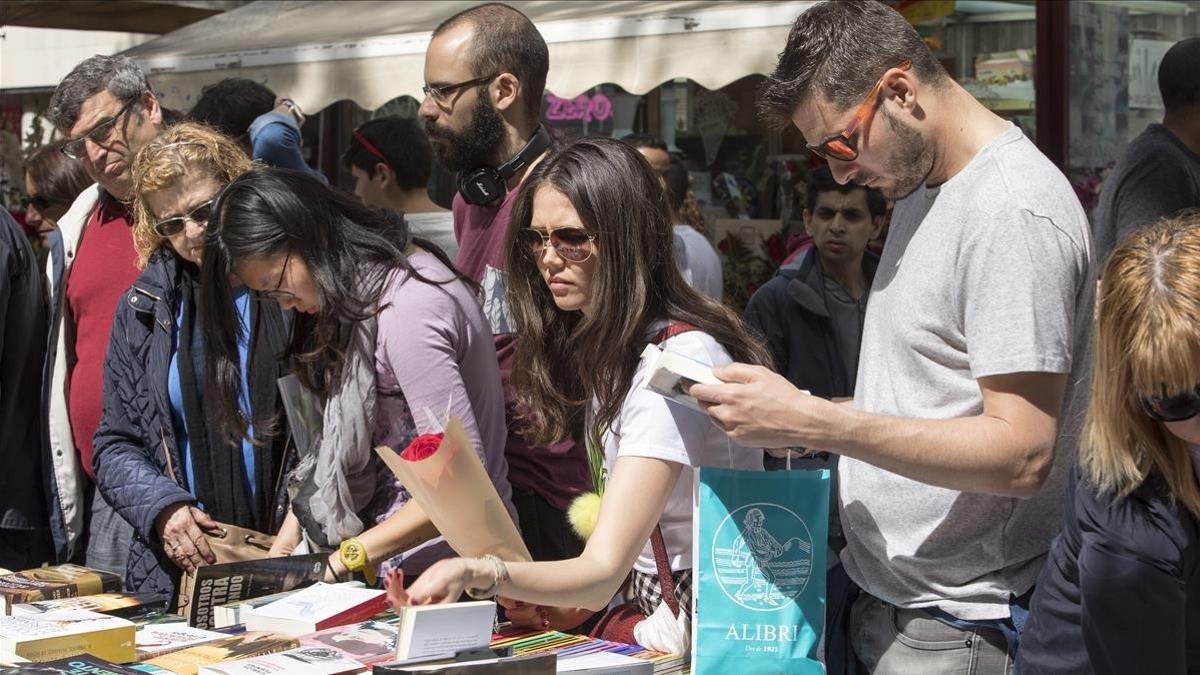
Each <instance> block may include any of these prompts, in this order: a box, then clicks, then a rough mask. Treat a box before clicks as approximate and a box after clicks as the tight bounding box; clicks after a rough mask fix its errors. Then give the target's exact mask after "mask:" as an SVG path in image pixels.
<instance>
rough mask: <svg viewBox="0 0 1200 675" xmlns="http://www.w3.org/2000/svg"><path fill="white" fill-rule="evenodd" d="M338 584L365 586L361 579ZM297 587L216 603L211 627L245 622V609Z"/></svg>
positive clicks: (265, 603) (270, 600)
mask: <svg viewBox="0 0 1200 675" xmlns="http://www.w3.org/2000/svg"><path fill="white" fill-rule="evenodd" d="M337 585H338V586H346V587H347V588H366V586H365V585H363V582H361V581H343V582H341V583H340V584H337ZM297 590H299V589H292V590H290V591H283V592H282V593H272V594H271V595H263V596H260V597H257V598H246V599H245V600H238V601H236V602H230V603H226V604H224V605H217V606H216V607H213V610H212V622H213V628H218V629H219V628H227V627H229V626H236V625H238V624H240V623H245V622H246V611H247V610H249V609H253V608H255V607H262V606H263V605H267V604H270V603H272V602H275V601H276V600H282V599H284V598H286V597H287V596H289V595H291V594H293V593H295V592H296V591H297Z"/></svg>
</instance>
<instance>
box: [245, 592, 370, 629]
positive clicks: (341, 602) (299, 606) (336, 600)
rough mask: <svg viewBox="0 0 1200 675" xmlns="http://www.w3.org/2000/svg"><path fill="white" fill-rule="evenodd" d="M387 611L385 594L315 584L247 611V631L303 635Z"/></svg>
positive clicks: (356, 621)
mask: <svg viewBox="0 0 1200 675" xmlns="http://www.w3.org/2000/svg"><path fill="white" fill-rule="evenodd" d="M387 608H388V600H387V594H386V592H384V591H381V590H374V589H369V588H349V587H346V586H341V585H337V584H325V583H317V584H314V585H312V586H309V587H308V588H305V589H303V590H301V591H299V592H296V593H293V594H291V595H289V596H288V597H286V598H284V599H282V600H277V601H275V602H272V603H270V604H266V605H263V606H262V607H255V608H254V609H250V610H247V611H246V630H264V631H271V632H274V633H283V634H285V635H306V634H308V633H315V632H317V631H319V630H325V629H326V628H332V627H334V626H344V625H346V624H350V623H358V622H359V621H365V620H367V619H370V618H371V617H373V616H375V615H376V614H379V613H380V612H383V611H384V610H386V609H387Z"/></svg>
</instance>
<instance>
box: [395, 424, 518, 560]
mask: <svg viewBox="0 0 1200 675" xmlns="http://www.w3.org/2000/svg"><path fill="white" fill-rule="evenodd" d="M401 450H403V448H401ZM375 452H377V453H379V456H380V457H381V458H382V459H383V461H384V463H385V464H387V465H388V468H389V469H391V470H392V473H394V474H396V477H397V478H399V479H400V483H401V484H403V485H404V487H405V488H407V489H408V492H409V494H411V495H412V497H413V499H415V500H417V503H418V504H420V505H421V508H422V509H424V510H425V514H426V515H427V516H429V519H430V520H431V521H433V524H434V525H435V526H436V527H437V529H438V531H439V532H441V533H442V536H443V537H445V539H446V543H448V544H450V548H453V549H454V551H455V553H458V554H459V555H461V556H464V557H468V558H478V557H480V556H482V555H485V554H488V553H490V554H492V555H494V556H496V557H498V558H500V559H501V560H506V561H512V562H525V561H528V560H530V559H531V558H530V555H529V549H527V548H525V542H524V541H523V540H522V539H521V533H520V532H518V531H517V526H516V524H515V523H514V522H513V519H512V517H511V516H510V515H509V514H508V510H507V509H506V508H505V507H504V502H502V501H501V500H500V495H499V493H497V492H496V487H495V486H494V485H492V480H491V478H489V477H488V474H487V471H486V470H485V469H484V468H483V463H482V462H480V461H479V455H477V454H476V453H475V448H474V447H472V445H471V441H470V439H469V438H467V433H466V431H465V430H464V429H463V426H462V423H461V422H459V421H458V419H457V418H453V417H452V418H451V419H450V422H449V423H447V424H446V431H445V437H444V438H443V439H442V444H441V446H440V447H439V448H438V450H437V452H435V453H433V454H432V455H430V456H429V457H427V458H425V459H423V460H420V461H417V462H410V461H408V460H406V459H404V458H402V457H401V456H400V451H398V450H393V449H392V448H389V447H387V446H379V447H377V448H375Z"/></svg>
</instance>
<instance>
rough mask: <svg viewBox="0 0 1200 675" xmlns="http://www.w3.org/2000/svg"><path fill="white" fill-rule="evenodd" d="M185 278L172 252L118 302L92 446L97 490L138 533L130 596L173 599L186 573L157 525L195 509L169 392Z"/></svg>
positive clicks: (156, 260) (128, 577)
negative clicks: (170, 514)
mask: <svg viewBox="0 0 1200 675" xmlns="http://www.w3.org/2000/svg"><path fill="white" fill-rule="evenodd" d="M181 273H182V272H181V270H180V264H179V259H178V257H176V256H175V254H174V253H173V252H170V251H167V250H163V251H160V252H158V253H155V254H154V256H153V257H152V258H151V260H150V264H148V265H147V266H146V269H145V271H143V272H142V274H141V276H139V277H138V279H137V281H135V282H134V284H133V286H132V287H131V288H130V289H129V291H128V292H127V293H126V294H125V296H124V297H123V298H122V300H121V301H120V302H118V304H117V312H116V316H115V318H114V321H113V332H112V338H111V339H110V341H109V345H108V355H107V358H106V359H105V362H104V410H103V413H102V414H101V418H100V426H99V427H98V428H97V430H96V436H95V442H94V447H95V453H94V463H95V468H96V479H97V480H96V482H97V486H98V488H99V489H100V490H101V491H102V492H103V494H104V497H105V498H106V499H107V500H108V502H109V503H110V504H112V506H113V508H114V509H116V511H117V512H118V513H120V514H121V516H122V517H124V518H125V519H126V520H128V521H129V522H130V523H131V524H132V525H133V528H134V541H133V542H132V543H131V549H130V553H129V562H128V566H127V568H126V571H125V590H126V592H138V593H155V594H158V595H161V596H163V597H164V598H166V597H170V596H172V595H174V593H175V584H176V581H177V578H178V575H179V573H180V571H179V569H178V568H177V567H176V566H175V564H174V563H173V562H172V561H171V559H170V558H169V557H168V556H167V555H166V553H165V551H164V550H163V546H162V543H161V542H160V541H159V538H158V533H157V531H156V530H155V527H154V520H155V518H156V517H157V516H158V514H159V513H160V512H162V510H163V509H164V508H166V507H168V506H170V505H172V504H177V503H179V502H189V503H194V502H195V501H196V499H195V497H194V496H193V495H192V494H191V492H189V491H188V489H187V486H186V482H185V481H186V480H187V479H186V476H185V472H184V464H183V458H182V457H181V456H180V454H179V448H178V446H177V445H176V439H175V433H174V429H175V426H174V423H173V418H172V411H171V403H170V398H169V394H168V391H167V386H168V385H167V378H168V375H169V369H170V362H171V352H172V349H173V347H174V340H175V336H174V332H175V315H176V312H175V310H176V307H177V302H178V298H179V292H178V289H179V287H180V275H181ZM265 304H267V305H270V309H271V311H276V312H278V311H279V310H278V306H277V305H274V304H273V303H265ZM255 339H257V336H255V335H252V336H251V341H252V342H253V341H254V340H255ZM271 342H273V343H275V344H273V345H268V346H270V347H274V348H275V351H274V352H273V353H281V352H282V351H283V348H284V343H283V340H281V339H279V338H278V337H276V338H275V339H272V340H271ZM281 436H282V437H283V438H286V434H282V435H281ZM276 444H277V445H281V442H280V441H276ZM279 492H282V490H279ZM278 509H279V505H277V510H278Z"/></svg>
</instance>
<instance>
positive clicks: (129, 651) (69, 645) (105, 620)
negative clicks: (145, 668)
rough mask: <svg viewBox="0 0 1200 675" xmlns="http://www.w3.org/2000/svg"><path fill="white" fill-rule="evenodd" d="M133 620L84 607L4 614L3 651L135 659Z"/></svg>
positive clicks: (0, 626) (42, 657)
mask: <svg viewBox="0 0 1200 675" xmlns="http://www.w3.org/2000/svg"><path fill="white" fill-rule="evenodd" d="M134 630H135V628H134V625H133V622H132V621H128V620H126V619H122V618H120V617H115V616H108V615H107V614H100V613H98V612H89V611H87V610H83V609H60V610H56V611H53V612H46V613H44V614H28V615H25V616H6V617H0V651H3V652H7V653H10V654H15V655H17V656H20V657H23V658H26V659H29V660H30V661H34V662H40V661H53V660H54V659H61V658H64V657H68V656H74V655H76V654H83V653H85V652H86V653H88V654H92V655H93V656H97V657H99V658H102V659H105V660H108V661H114V662H116V663H128V662H130V661H132V660H133V659H134V656H135V655H136V652H135V651H134Z"/></svg>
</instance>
